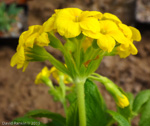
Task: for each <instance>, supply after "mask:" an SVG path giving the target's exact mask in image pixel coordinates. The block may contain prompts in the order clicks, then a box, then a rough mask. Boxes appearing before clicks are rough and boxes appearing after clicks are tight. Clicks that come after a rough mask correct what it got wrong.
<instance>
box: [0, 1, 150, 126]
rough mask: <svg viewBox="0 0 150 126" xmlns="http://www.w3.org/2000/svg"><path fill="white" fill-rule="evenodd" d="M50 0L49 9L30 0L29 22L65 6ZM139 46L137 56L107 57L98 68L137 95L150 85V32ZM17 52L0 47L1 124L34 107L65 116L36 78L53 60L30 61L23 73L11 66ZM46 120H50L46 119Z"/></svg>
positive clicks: (38, 21)
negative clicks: (12, 58) (40, 14)
mask: <svg viewBox="0 0 150 126" xmlns="http://www.w3.org/2000/svg"><path fill="white" fill-rule="evenodd" d="M38 1H39V0H38ZM46 1H47V4H44V7H45V9H43V7H41V6H40V5H41V3H42V1H41V3H38V2H35V1H31V2H29V19H28V20H29V25H33V24H41V23H42V22H43V20H44V19H46V18H47V15H48V14H47V13H43V12H47V11H50V13H52V10H53V9H54V8H60V7H64V6H65V5H64V3H63V2H64V1H61V0H60V1H59V0H56V1H55V2H57V4H56V3H54V1H53V2H48V0H45V3H46ZM68 1H69V0H68ZM70 1H71V0H70ZM86 1H90V0H86ZM43 3H44V2H43ZM58 3H59V4H58ZM72 3H73V2H72ZM77 3H78V0H77ZM68 4H70V3H68ZM68 4H67V5H66V7H67V6H68ZM33 5H34V6H33ZM74 5H76V4H74ZM78 5H79V4H78ZM80 6H81V5H80ZM48 7H50V10H47V9H46V8H48ZM40 10H41V11H42V12H41V13H43V14H45V16H43V15H42V17H44V18H39V14H37V13H38V12H39V11H40ZM36 11H37V12H36ZM37 15H38V16H37ZM130 23H132V22H130ZM136 47H137V49H138V50H139V53H138V54H137V55H136V56H129V57H128V58H126V59H120V58H119V56H114V57H105V58H104V59H103V61H102V63H101V65H100V67H99V69H98V70H97V72H98V73H100V74H101V75H104V76H107V77H108V78H110V79H111V80H112V81H113V82H115V83H116V84H117V85H119V86H120V87H121V88H123V90H124V91H126V92H132V93H133V94H134V95H136V94H137V93H138V92H139V91H141V90H144V89H149V88H150V66H149V64H150V31H144V32H143V33H142V41H141V42H139V43H136ZM49 51H50V52H51V53H52V54H53V55H55V56H56V57H57V58H59V59H62V56H61V54H60V53H59V52H55V51H54V50H52V49H49ZM14 53H15V50H14V49H13V48H11V47H8V46H1V47H0V123H1V122H10V121H12V120H13V119H14V118H16V117H21V116H23V115H24V114H25V113H26V112H28V111H30V110H34V109H47V110H50V111H52V112H57V113H61V114H63V115H64V111H63V109H62V108H63V107H62V105H61V104H60V103H55V102H54V101H53V99H52V97H51V96H50V95H49V94H48V90H49V88H47V87H46V86H45V85H43V84H39V85H36V84H34V79H35V77H36V75H37V74H38V72H40V70H41V69H42V68H43V67H44V66H45V65H47V66H48V67H49V68H50V67H51V64H50V63H49V62H44V63H41V62H33V63H30V64H29V66H28V68H27V70H26V71H25V72H22V71H21V70H17V69H16V68H12V67H10V59H11V57H12V56H13V54H14ZM97 85H98V87H99V88H100V91H101V93H102V94H103V96H104V98H105V101H106V102H107V105H108V108H110V109H113V110H114V109H115V103H114V101H113V99H112V97H111V96H110V95H109V94H108V93H107V92H106V91H105V88H104V87H103V86H102V85H100V84H99V83H97ZM42 121H43V122H46V121H47V120H46V119H44V118H43V119H42ZM137 125H138V118H136V119H135V120H134V121H133V126H137Z"/></svg>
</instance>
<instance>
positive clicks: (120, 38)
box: [109, 30, 129, 46]
mask: <svg viewBox="0 0 150 126" xmlns="http://www.w3.org/2000/svg"><path fill="white" fill-rule="evenodd" d="M109 35H110V36H112V37H113V38H114V39H115V40H116V41H117V42H118V43H123V44H124V45H125V44H126V46H128V45H129V43H128V39H127V38H126V37H125V36H124V35H123V33H122V32H121V31H120V30H118V31H112V32H110V33H109Z"/></svg>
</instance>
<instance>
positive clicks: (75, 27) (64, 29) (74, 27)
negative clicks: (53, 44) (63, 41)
mask: <svg viewBox="0 0 150 126" xmlns="http://www.w3.org/2000/svg"><path fill="white" fill-rule="evenodd" d="M57 31H58V33H59V34H60V35H61V36H65V37H66V38H73V37H76V36H78V35H79V34H80V33H81V28H80V26H79V23H78V22H73V21H62V22H60V23H59V25H57Z"/></svg>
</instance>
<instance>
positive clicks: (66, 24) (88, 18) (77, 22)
mask: <svg viewBox="0 0 150 126" xmlns="http://www.w3.org/2000/svg"><path fill="white" fill-rule="evenodd" d="M101 17H102V14H101V13H100V12H97V11H82V10H80V9H78V8H65V9H61V10H59V12H58V13H57V16H56V21H55V27H56V29H57V31H58V33H59V34H60V35H61V36H65V37H66V38H72V37H76V36H78V35H79V34H80V33H81V32H82V33H83V34H85V35H86V36H89V37H91V38H94V37H97V36H98V35H97V33H98V32H99V31H100V24H99V22H98V19H100V18H101Z"/></svg>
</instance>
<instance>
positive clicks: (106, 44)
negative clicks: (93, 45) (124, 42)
mask: <svg viewBox="0 0 150 126" xmlns="http://www.w3.org/2000/svg"><path fill="white" fill-rule="evenodd" d="M97 44H98V46H99V47H100V48H101V49H102V50H104V51H107V52H111V51H112V50H113V48H114V47H115V44H116V42H115V40H114V39H113V38H112V37H111V36H108V35H103V34H101V35H100V38H99V39H98V40H97Z"/></svg>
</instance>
